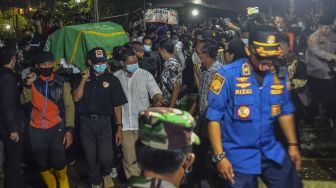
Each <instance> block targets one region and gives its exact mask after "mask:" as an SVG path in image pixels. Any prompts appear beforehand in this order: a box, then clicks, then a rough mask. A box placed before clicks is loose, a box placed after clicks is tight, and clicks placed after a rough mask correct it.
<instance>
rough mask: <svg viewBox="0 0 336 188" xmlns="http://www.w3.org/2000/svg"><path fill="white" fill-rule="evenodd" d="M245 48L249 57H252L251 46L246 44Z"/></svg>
mask: <svg viewBox="0 0 336 188" xmlns="http://www.w3.org/2000/svg"><path fill="white" fill-rule="evenodd" d="M244 50H245V53H246V55H247V56H248V57H250V56H251V51H250V49H249V47H248V46H244Z"/></svg>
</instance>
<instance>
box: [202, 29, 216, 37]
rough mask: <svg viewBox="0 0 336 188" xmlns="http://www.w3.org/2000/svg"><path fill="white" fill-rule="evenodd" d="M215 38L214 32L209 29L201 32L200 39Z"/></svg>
mask: <svg viewBox="0 0 336 188" xmlns="http://www.w3.org/2000/svg"><path fill="white" fill-rule="evenodd" d="M215 36H216V34H215V32H214V31H212V30H210V29H206V30H204V31H203V32H202V39H203V40H204V39H212V38H214V37H215Z"/></svg>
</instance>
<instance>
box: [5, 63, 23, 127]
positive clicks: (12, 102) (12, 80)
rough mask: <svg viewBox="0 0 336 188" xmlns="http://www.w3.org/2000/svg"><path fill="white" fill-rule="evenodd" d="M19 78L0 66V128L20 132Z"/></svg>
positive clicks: (21, 120) (21, 125) (21, 117)
mask: <svg viewBox="0 0 336 188" xmlns="http://www.w3.org/2000/svg"><path fill="white" fill-rule="evenodd" d="M18 83H19V79H18V77H17V76H16V75H15V74H14V72H13V71H12V70H11V69H8V68H5V67H1V68H0V130H1V131H4V130H5V131H8V132H9V133H11V132H22V131H23V128H24V113H23V111H22V108H21V105H20V89H19V86H18Z"/></svg>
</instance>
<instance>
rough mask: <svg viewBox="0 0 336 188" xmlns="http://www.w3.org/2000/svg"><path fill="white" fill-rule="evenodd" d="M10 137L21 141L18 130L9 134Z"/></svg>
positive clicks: (15, 140)
mask: <svg viewBox="0 0 336 188" xmlns="http://www.w3.org/2000/svg"><path fill="white" fill-rule="evenodd" d="M9 139H11V140H12V141H14V142H19V140H20V136H19V133H18V132H12V133H10V134H9Z"/></svg>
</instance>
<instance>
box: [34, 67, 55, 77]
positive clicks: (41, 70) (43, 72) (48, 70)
mask: <svg viewBox="0 0 336 188" xmlns="http://www.w3.org/2000/svg"><path fill="white" fill-rule="evenodd" d="M38 70H39V73H40V74H41V75H42V76H45V77H49V76H50V75H51V74H52V73H53V70H54V68H53V67H50V68H39V69H38Z"/></svg>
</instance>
